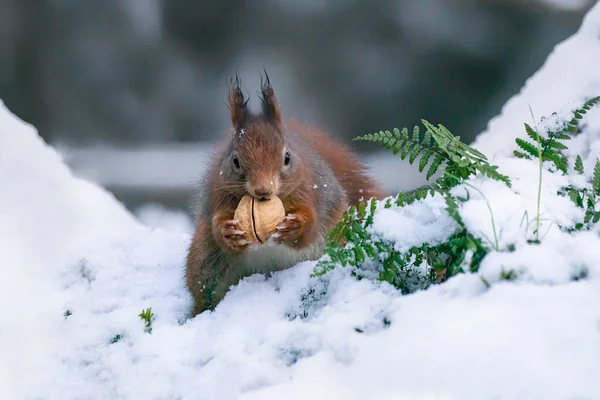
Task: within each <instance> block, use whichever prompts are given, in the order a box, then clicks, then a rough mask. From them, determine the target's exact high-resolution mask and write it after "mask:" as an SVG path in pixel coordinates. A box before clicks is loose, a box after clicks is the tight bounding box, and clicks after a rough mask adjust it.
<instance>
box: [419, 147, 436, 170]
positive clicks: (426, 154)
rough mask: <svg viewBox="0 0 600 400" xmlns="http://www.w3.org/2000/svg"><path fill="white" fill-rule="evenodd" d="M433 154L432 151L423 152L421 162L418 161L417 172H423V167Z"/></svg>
mask: <svg viewBox="0 0 600 400" xmlns="http://www.w3.org/2000/svg"><path fill="white" fill-rule="evenodd" d="M432 154H433V151H432V150H429V149H427V150H425V151H424V152H423V155H422V156H421V160H420V161H419V172H423V170H424V169H425V166H426V165H427V162H428V161H429V158H430V157H431V155H432Z"/></svg>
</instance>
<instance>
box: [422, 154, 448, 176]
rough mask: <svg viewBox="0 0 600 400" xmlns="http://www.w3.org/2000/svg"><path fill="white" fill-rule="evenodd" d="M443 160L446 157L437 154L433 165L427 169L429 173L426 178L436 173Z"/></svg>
mask: <svg viewBox="0 0 600 400" xmlns="http://www.w3.org/2000/svg"><path fill="white" fill-rule="evenodd" d="M443 161H444V157H443V156H442V155H440V154H436V155H435V158H434V159H433V161H432V162H431V165H430V166H429V169H428V170H427V175H426V176H425V179H427V180H429V178H431V177H432V176H433V174H435V173H436V172H437V170H438V169H439V168H440V165H442V162H443Z"/></svg>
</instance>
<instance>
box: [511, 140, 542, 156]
mask: <svg viewBox="0 0 600 400" xmlns="http://www.w3.org/2000/svg"><path fill="white" fill-rule="evenodd" d="M515 142H516V143H517V146H519V147H520V148H521V149H523V150H524V151H525V152H526V153H529V154H530V155H532V156H534V157H537V156H538V149H537V147H536V146H535V145H533V144H532V143H531V142H528V141H526V140H524V139H521V138H516V139H515Z"/></svg>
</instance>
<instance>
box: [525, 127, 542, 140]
mask: <svg viewBox="0 0 600 400" xmlns="http://www.w3.org/2000/svg"><path fill="white" fill-rule="evenodd" d="M525 132H527V136H529V137H530V138H531V140H533V141H534V142H537V141H538V139H541V136H540V135H539V134H538V133H537V132H536V131H535V130H534V129H533V128H532V127H531V126H529V124H525Z"/></svg>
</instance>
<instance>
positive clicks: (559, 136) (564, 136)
mask: <svg viewBox="0 0 600 400" xmlns="http://www.w3.org/2000/svg"><path fill="white" fill-rule="evenodd" d="M553 137H554V138H555V139H556V140H571V136H569V135H567V134H566V133H564V132H558V133H555V134H554V135H553Z"/></svg>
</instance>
